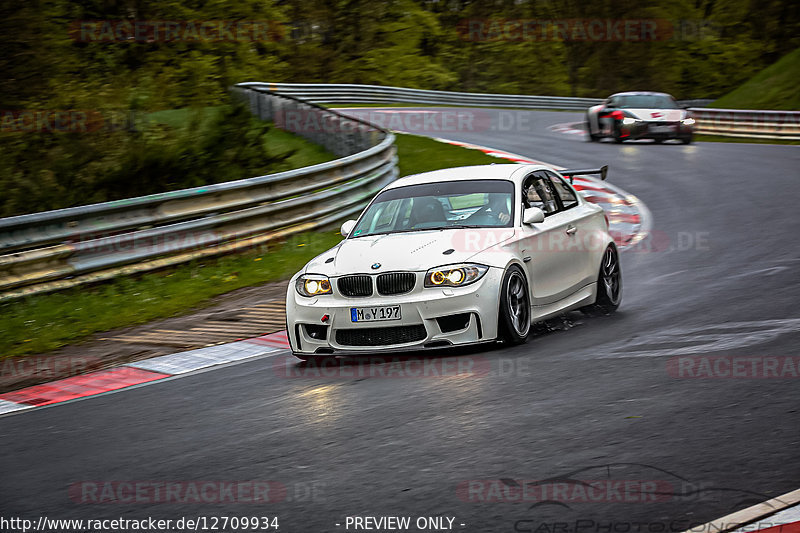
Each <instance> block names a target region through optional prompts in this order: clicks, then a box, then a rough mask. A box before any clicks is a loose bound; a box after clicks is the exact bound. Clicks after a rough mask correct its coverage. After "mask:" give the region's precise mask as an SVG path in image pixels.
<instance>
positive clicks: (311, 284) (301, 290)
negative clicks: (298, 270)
mask: <svg viewBox="0 0 800 533" xmlns="http://www.w3.org/2000/svg"><path fill="white" fill-rule="evenodd" d="M295 288H296V289H297V292H298V294H300V296H319V295H320V294H331V293H332V292H333V291H332V290H331V281H330V280H329V279H328V278H327V276H320V275H318V274H304V275H302V276H300V277H299V278H297V282H296V283H295Z"/></svg>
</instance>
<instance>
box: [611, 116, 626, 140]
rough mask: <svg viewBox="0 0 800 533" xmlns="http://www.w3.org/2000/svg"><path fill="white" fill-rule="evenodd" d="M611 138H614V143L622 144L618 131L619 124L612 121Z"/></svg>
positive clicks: (620, 133)
mask: <svg viewBox="0 0 800 533" xmlns="http://www.w3.org/2000/svg"><path fill="white" fill-rule="evenodd" d="M612 136H613V137H614V142H615V143H617V144H622V141H623V140H624V139H623V138H622V132H621V131H619V122H617V121H616V120H615V121H614V133H613V135H612Z"/></svg>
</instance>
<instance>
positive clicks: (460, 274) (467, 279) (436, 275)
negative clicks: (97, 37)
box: [425, 264, 489, 287]
mask: <svg viewBox="0 0 800 533" xmlns="http://www.w3.org/2000/svg"><path fill="white" fill-rule="evenodd" d="M487 270H489V267H487V266H484V265H473V264H462V265H445V266H440V267H436V268H432V269H430V270H428V272H426V273H425V286H426V287H462V286H464V285H469V284H470V283H474V282H476V281H478V280H479V279H481V277H483V275H484V274H486V271H487Z"/></svg>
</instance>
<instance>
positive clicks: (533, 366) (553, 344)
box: [0, 110, 800, 533]
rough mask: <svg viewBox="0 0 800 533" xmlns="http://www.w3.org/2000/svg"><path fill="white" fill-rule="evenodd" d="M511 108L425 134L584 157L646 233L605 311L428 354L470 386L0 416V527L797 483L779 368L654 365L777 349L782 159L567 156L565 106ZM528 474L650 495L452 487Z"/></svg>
mask: <svg viewBox="0 0 800 533" xmlns="http://www.w3.org/2000/svg"><path fill="white" fill-rule="evenodd" d="M484 113H488V114H489V116H491V117H496V116H497V115H496V114H498V113H501V111H497V110H491V111H485V112H484ZM506 113H509V112H506ZM513 113H517V112H513ZM521 113H524V114H525V115H526V117H527V118H526V122H525V124H524V125H523V127H520V128H516V127H515V128H511V129H510V130H509V129H508V128H505V129H503V131H497V130H494V131H493V130H491V128H482V131H448V132H444V133H443V132H439V131H431V132H430V134H431V135H433V136H442V137H447V138H450V139H454V140H459V141H467V142H473V143H480V144H484V145H488V146H492V147H495V148H500V149H504V150H508V151H511V152H516V153H519V154H522V155H525V156H529V157H532V158H536V159H541V160H544V161H547V162H551V163H554V164H560V165H564V166H567V167H589V166H594V165H599V164H602V163H608V164H609V166H610V168H611V170H610V173H609V180H610V181H611V182H612V183H614V184H616V185H619V186H620V187H622V188H623V189H625V190H627V191H629V192H631V193H633V194H635V195H636V196H638V197H639V198H640V199H642V200H643V201H644V202H645V203H646V204H647V206H648V207H649V208H650V210H651V212H652V215H653V230H654V238H653V239H652V241H650V246H645V247H643V248H642V249H640V250H639V251H635V250H634V251H629V252H626V253H625V254H623V258H622V260H623V275H624V298H623V305H622V307H621V308H620V310H619V312H618V313H617V314H616V315H613V316H610V317H600V318H584V317H583V316H582V315H580V314H574V315H571V316H570V318H571V319H572V320H573V324H572V327H571V328H568V329H565V330H555V331H549V332H545V331H540V332H539V333H538V334H537V335H535V336H532V337H531V338H530V339H529V342H528V344H527V345H524V346H519V347H514V348H496V349H493V350H490V351H474V352H467V353H461V354H457V355H454V356H451V357H455V358H472V359H473V360H475V361H482V359H481V358H488V359H489V364H491V365H492V368H493V372H492V373H490V374H489V375H484V376H480V377H469V376H460V377H451V378H447V379H433V378H419V379H388V378H377V377H374V378H366V379H353V378H347V379H311V378H295V379H285V378H282V377H280V376H279V375H278V373H276V372H275V371H274V370H273V362H274V361H275V360H276V358H266V359H261V360H255V361H251V362H248V363H244V364H240V365H236V366H231V367H227V368H223V369H219V370H215V371H211V372H205V373H200V374H196V375H192V376H188V377H184V378H182V379H176V380H172V381H167V382H163V383H157V384H154V385H149V386H146V387H141V388H136V389H133V390H127V391H123V392H120V393H116V394H110V395H105V396H100V397H96V398H92V399H89V400H86V401H79V402H75V403H70V404H64V405H58V406H55V407H52V408H45V409H40V410H36V411H33V412H29V413H24V412H23V413H21V414H17V415H13V416H8V417H4V418H2V419H0V449H2V459H0V472H2V483H0V511H1V512H0V515H2V516H3V517H9V516H23V517H28V518H37V517H38V516H40V515H46V516H48V517H51V518H84V519H85V518H103V517H108V518H111V517H122V518H144V517H147V516H155V517H162V518H172V519H176V518H180V517H181V516H198V515H199V516H213V515H223V514H224V515H237V516H254V515H255V516H265V515H266V516H275V515H277V516H278V517H279V520H280V525H281V527H280V530H281V531H295V532H304V531H314V532H323V531H343V530H345V529H344V522H343V521H344V517H345V516H347V515H375V516H379V515H405V516H411V517H414V518H416V517H418V516H451V517H453V516H455V517H456V519H455V522H454V528H455V530H460V531H562V532H564V533H567V532H571V531H579V532H581V533H590V532H596V531H608V529H604V528H605V527H606V526H607V525H608V524H609V523H611V524H613V527H615V528H617V529H616V530H617V531H637V529H636V527H637V526H636V525H635V524H640V525H639V526H638V527H639V528H643V529H639V530H640V531H647V529H646V528H647V527H650V528H651V529H650V531H668V530H670V529H673V530H681V529H684V528H685V527H688V526H689V525H691V524H692V523H699V522H704V521H707V520H710V519H712V518H715V517H718V516H721V515H724V514H727V513H729V512H731V511H732V510H735V509H737V508H740V507H744V506H746V505H749V504H752V503H754V502H755V501H761V500H764V499H767V498H768V497H774V496H777V495H780V494H783V493H785V492H788V491H790V490H792V489H795V488H797V487H798V486H800V466H799V465H798V457H799V456H800V452H798V450H800V412H798V409H800V407H799V406H800V381H799V380H798V379H676V378H674V377H671V376H670V375H669V373H668V370H667V361H668V360H669V359H670V357H672V356H674V355H676V354H685V353H689V354H695V355H705V354H710V355H737V356H797V355H798V347H800V308H799V304H798V302H800V283H799V282H800V276H798V267H800V237H798V235H800V217H799V216H798V214H797V210H798V200H800V171H798V168H800V147H798V146H772V145H755V144H720V143H697V144H695V145H692V146H683V145H654V144H650V143H647V144H644V143H642V144H624V145H615V144H612V143H601V144H590V143H587V142H584V141H583V140H582V139H581V138H580V137H576V136H570V135H563V134H557V133H553V132H550V131H548V130H547V126H550V125H552V124H555V123H560V122H570V121H575V120H580V118H581V116H580V115H579V114H574V113H558V112H521ZM520 117H522V115H517V118H520ZM492 120H494V119H492ZM647 250H649V251H647ZM501 367H502V371H499V369H500V368H501ZM550 477H571V478H573V479H581V480H601V479H612V480H643V481H648V480H650V481H654V482H658V483H660V484H659V485H658V486H659V487H662V488H663V487H666V488H667V489H668V490H666V492H665V494H661V495H660V496H659V497H658V498H657V499H658V500H659V501H656V502H647V503H643V502H640V501H632V500H633V498H630V499H629V500H630V501H626V502H619V501H612V502H582V501H576V500H575V499H571V500H568V501H563V502H561V503H560V504H559V503H546V504H542V505H533V503H534V502H528V503H512V502H501V503H474V502H465V501H462V499H460V498H459V495H458V494H457V488H458V486H459V484H460V483H461V482H463V481H466V480H485V479H498V478H503V479H526V480H541V479H545V478H550ZM86 480H92V481H109V480H116V481H137V480H138V481H189V480H221V481H237V480H272V481H277V482H280V483H282V484H283V485H285V486H286V487H287V490H288V492H287V495H288V499H287V501H284V502H279V503H272V504H266V505H253V504H230V503H228V504H221V505H198V504H194V503H179V504H105V505H91V504H77V503H74V502H73V501H71V500H70V498H69V495H68V488H69V487H70V485H72V484H73V483H76V482H81V481H86ZM508 483H510V484H513V482H511V481H509V482H508ZM698 489H699V490H698ZM677 493H682V494H683V495H682V496H681V495H679V494H677ZM561 499H563V498H561ZM612 499H614V498H613V496H612ZM290 500H291V501H290ZM336 523H341V524H342V526H341V527H337V526H336V525H335V524H336ZM462 523H463V524H466V527H461V526H460V525H459V524H462ZM555 523H563V524H565V525H563V526H559V528H560V529H555V526H556V525H557V524H555ZM643 523H650V524H653V523H657V524H661V525H656V526H642V525H641V524H643ZM626 524H627V525H626ZM565 528H566V529H565ZM626 528H627V529H626ZM229 529H230V528H229ZM351 530H352V529H351ZM413 530H415V529H413ZM612 531H613V529H612Z"/></svg>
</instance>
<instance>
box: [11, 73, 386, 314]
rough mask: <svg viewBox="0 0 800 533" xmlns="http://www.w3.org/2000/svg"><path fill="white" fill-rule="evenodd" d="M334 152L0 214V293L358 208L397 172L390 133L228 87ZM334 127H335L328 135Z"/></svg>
mask: <svg viewBox="0 0 800 533" xmlns="http://www.w3.org/2000/svg"><path fill="white" fill-rule="evenodd" d="M234 92H235V93H238V94H239V95H240V97H242V98H244V99H246V101H247V102H248V103H249V105H250V108H251V110H252V111H253V112H254V113H256V114H257V115H258V116H260V117H261V118H263V119H266V120H274V121H276V122H277V123H279V124H278V125H279V126H280V127H282V128H283V129H288V130H289V131H292V132H293V133H296V134H298V135H301V136H303V137H305V138H307V139H309V140H311V141H312V142H315V143H318V144H320V145H322V146H325V147H326V148H327V149H328V150H330V151H331V152H333V153H334V154H336V155H339V156H342V157H340V158H339V159H336V160H334V161H329V162H326V163H322V164H318V165H313V166H310V167H306V168H302V169H298V170H292V171H288V172H280V173H277V174H271V175H266V176H260V177H256V178H248V179H243V180H238V181H233V182H226V183H219V184H214V185H208V186H204V187H195V188H192V189H184V190H180V191H172V192H168V193H160V194H153V195H149V196H143V197H139V198H131V199H126V200H118V201H113V202H105V203H100V204H94V205H87V206H81V207H73V208H67V209H59V210H55V211H47V212H43V213H33V214H28V215H20V216H15V217H8V218H2V219H0V254H2V255H0V300H7V299H12V298H17V297H20V296H24V295H26V294H34V293H39V292H45V291H49V290H56V289H61V288H65V287H70V286H74V285H78V284H80V283H86V282H92V281H98V280H102V279H108V278H111V277H115V276H118V275H125V274H131V273H136V272H143V271H147V270H153V269H156V268H162V267H165V266H169V265H174V264H178V263H181V262H185V261H190V260H193V259H198V258H202V257H207V256H211V255H217V254H221V253H227V252H231V251H236V250H240V249H245V248H249V247H252V246H256V245H259V244H263V243H266V242H268V241H270V240H272V239H275V238H278V237H283V236H286V235H290V234H292V233H297V232H300V231H308V230H310V229H313V228H317V227H322V226H325V225H328V224H331V223H333V222H335V221H337V220H341V219H342V218H345V217H347V216H351V215H353V214H356V213H358V212H359V211H360V210H361V209H362V208H363V206H364V205H365V204H366V202H367V201H368V200H369V199H370V198H372V196H374V194H375V193H376V192H377V191H379V190H380V189H381V188H383V187H384V186H385V185H387V184H388V183H390V182H391V181H393V180H394V179H396V178H397V156H396V154H395V147H394V135H393V134H392V133H391V132H389V131H386V130H382V129H380V128H377V127H376V126H373V125H372V124H369V123H368V122H364V121H361V120H359V119H356V118H351V117H347V116H345V115H342V114H340V113H337V112H335V111H332V110H328V109H324V108H321V107H319V106H316V105H314V104H311V103H308V102H303V101H300V100H298V99H295V98H293V97H291V96H284V95H277V94H274V93H266V92H262V91H259V90H257V89H255V88H248V87H235V88H234ZM331 132H334V133H335V134H334V135H331Z"/></svg>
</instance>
